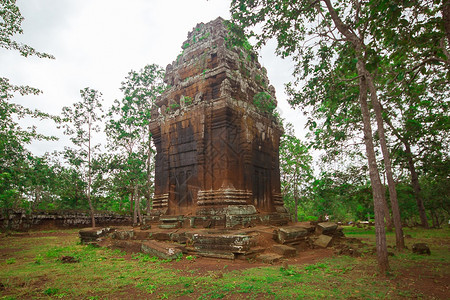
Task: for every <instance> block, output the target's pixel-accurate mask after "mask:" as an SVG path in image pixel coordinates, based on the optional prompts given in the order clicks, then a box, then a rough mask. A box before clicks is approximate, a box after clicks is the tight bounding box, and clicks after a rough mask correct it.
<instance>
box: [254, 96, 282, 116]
mask: <svg viewBox="0 0 450 300" xmlns="http://www.w3.org/2000/svg"><path fill="white" fill-rule="evenodd" d="M253 104H254V105H255V106H256V107H257V108H258V109H259V110H260V111H262V112H266V113H270V114H272V113H273V111H274V110H275V108H276V104H275V103H274V102H273V100H272V96H270V95H269V94H268V93H266V92H259V93H257V94H255V96H253Z"/></svg>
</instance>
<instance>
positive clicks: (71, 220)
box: [0, 210, 132, 231]
mask: <svg viewBox="0 0 450 300" xmlns="http://www.w3.org/2000/svg"><path fill="white" fill-rule="evenodd" d="M95 220H96V225H97V226H113V225H114V226H127V225H131V223H132V219H131V217H130V216H122V215H118V214H114V213H110V212H102V213H96V214H95ZM89 226H91V217H90V215H89V213H88V212H83V211H67V210H64V211H62V210H61V211H35V212H32V213H29V214H27V213H26V212H25V211H10V212H9V213H8V214H7V215H0V227H1V228H2V229H11V230H18V231H21V230H29V229H51V228H77V227H89Z"/></svg>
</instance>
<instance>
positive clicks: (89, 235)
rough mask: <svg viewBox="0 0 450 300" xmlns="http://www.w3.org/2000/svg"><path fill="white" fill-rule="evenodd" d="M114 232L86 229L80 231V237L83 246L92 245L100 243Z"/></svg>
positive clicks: (103, 229) (104, 229)
mask: <svg viewBox="0 0 450 300" xmlns="http://www.w3.org/2000/svg"><path fill="white" fill-rule="evenodd" d="M111 231H113V229H111V228H98V227H96V228H84V229H81V230H80V231H79V233H78V234H79V236H80V240H81V243H82V244H92V243H96V242H99V241H100V240H101V238H103V237H104V236H106V235H107V234H108V233H109V232H111Z"/></svg>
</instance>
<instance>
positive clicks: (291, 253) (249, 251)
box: [80, 217, 342, 263]
mask: <svg viewBox="0 0 450 300" xmlns="http://www.w3.org/2000/svg"><path fill="white" fill-rule="evenodd" d="M165 220H166V221H167V222H168V221H171V222H172V221H173V222H175V221H176V222H179V221H181V219H177V218H175V217H174V218H170V217H167V218H166V219H165ZM169 224H170V223H169ZM335 225H336V224H334V223H327V224H325V223H319V224H318V225H310V224H309V223H297V224H295V225H292V224H291V225H290V226H264V225H258V226H254V227H251V228H241V229H227V228H224V229H204V228H201V229H197V228H183V227H180V228H161V227H160V226H156V227H154V228H148V225H147V226H146V227H145V229H144V230H143V229H140V228H133V227H117V228H107V229H105V228H87V229H83V230H81V231H80V239H81V242H82V243H83V244H97V245H99V246H103V247H111V248H119V249H121V250H124V251H129V252H142V253H147V254H149V255H151V256H156V257H159V258H162V259H174V258H177V257H179V256H180V255H183V254H190V255H196V256H204V257H213V258H221V259H257V260H260V261H263V262H267V263H274V262H277V261H279V259H282V258H290V257H296V256H297V255H299V252H301V251H302V249H303V250H305V249H306V248H322V247H329V246H331V245H333V241H335V240H336V239H339V238H341V237H342V229H341V228H339V227H337V226H335ZM163 227H164V226H163ZM318 227H320V228H321V230H316V229H317V228H318ZM143 228H144V227H143ZM324 228H326V230H322V229H324ZM323 241H326V243H324V242H323Z"/></svg>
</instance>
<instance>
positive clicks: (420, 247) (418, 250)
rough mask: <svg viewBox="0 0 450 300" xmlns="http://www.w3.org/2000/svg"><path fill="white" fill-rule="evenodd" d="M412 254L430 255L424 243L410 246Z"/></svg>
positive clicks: (428, 248)
mask: <svg viewBox="0 0 450 300" xmlns="http://www.w3.org/2000/svg"><path fill="white" fill-rule="evenodd" d="M412 252H413V253H415V254H428V255H430V254H431V251H430V247H428V245H427V244H425V243H415V244H413V245H412Z"/></svg>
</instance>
